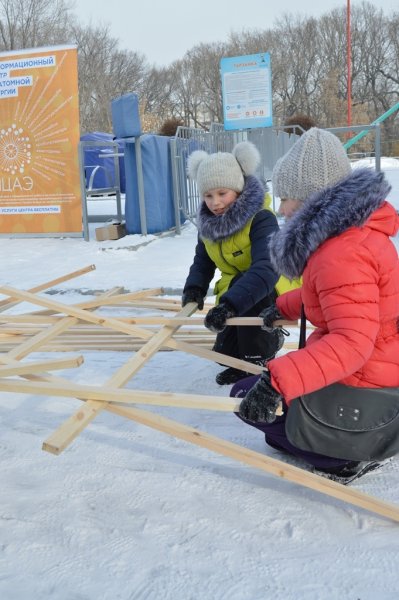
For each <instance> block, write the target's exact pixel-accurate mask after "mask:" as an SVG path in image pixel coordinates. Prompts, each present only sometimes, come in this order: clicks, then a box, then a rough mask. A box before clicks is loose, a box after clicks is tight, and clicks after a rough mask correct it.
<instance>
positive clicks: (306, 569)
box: [0, 224, 399, 600]
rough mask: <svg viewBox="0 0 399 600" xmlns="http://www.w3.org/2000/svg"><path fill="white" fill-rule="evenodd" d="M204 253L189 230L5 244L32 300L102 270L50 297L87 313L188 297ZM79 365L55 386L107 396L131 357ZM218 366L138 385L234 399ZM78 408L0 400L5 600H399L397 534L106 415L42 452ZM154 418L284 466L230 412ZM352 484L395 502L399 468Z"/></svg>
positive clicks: (328, 501) (8, 271)
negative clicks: (128, 298)
mask: <svg viewBox="0 0 399 600" xmlns="http://www.w3.org/2000/svg"><path fill="white" fill-rule="evenodd" d="M91 228H92V230H93V228H94V225H91ZM195 242H196V230H195V228H194V226H193V225H189V224H186V225H185V226H184V227H183V229H182V234H181V235H180V236H176V235H173V234H168V235H163V236H157V235H148V236H141V235H133V236H126V237H125V238H122V239H121V240H116V241H110V242H96V241H95V237H94V233H93V231H92V234H91V238H90V242H85V241H84V240H83V239H77V238H64V239H51V238H44V239H43V238H42V239H33V238H30V239H29V238H18V239H12V238H1V239H0V252H1V255H2V257H3V260H2V261H1V264H0V276H1V279H0V280H1V282H2V284H3V285H5V284H6V285H10V286H14V287H17V288H20V289H29V288H30V287H34V286H36V285H38V284H40V283H42V282H45V281H49V280H51V279H54V278H57V277H60V276H61V275H63V274H66V273H69V272H72V271H75V270H77V269H80V268H82V267H84V266H86V265H89V264H95V265H96V270H95V271H91V272H90V273H88V274H85V275H83V276H81V277H79V278H76V279H72V280H70V281H67V282H64V283H62V284H60V285H58V286H56V287H55V289H53V290H52V292H53V294H52V295H51V296H50V295H46V294H42V295H43V296H44V297H47V298H52V299H56V300H58V301H60V302H64V303H76V302H81V301H84V300H87V299H90V297H92V296H93V294H94V293H97V292H99V291H106V290H109V289H110V288H112V287H114V286H123V288H124V291H134V290H140V289H143V288H153V287H159V286H163V287H164V288H165V289H166V292H167V293H168V294H170V295H171V296H177V297H178V296H179V294H180V292H181V289H182V286H183V283H184V280H185V277H186V275H187V272H188V269H189V266H190V264H191V260H192V257H193V253H194V247H195ZM395 243H396V244H398V240H397V239H396V240H395ZM34 308H35V307H33V306H32V305H27V304H26V303H25V304H22V305H20V306H19V307H18V308H17V307H16V308H14V309H13V311H19V312H20V311H22V310H32V309H34ZM114 310H116V309H114ZM73 354H74V355H76V354H77V353H76V352H75V353H73ZM83 354H84V357H85V362H84V364H83V365H82V366H80V367H79V368H78V369H69V370H65V371H61V372H56V375H57V376H61V377H65V378H67V379H70V380H73V381H75V382H81V383H88V384H89V383H90V384H94V385H101V384H102V383H105V382H106V381H107V380H108V379H109V378H110V377H111V376H112V374H113V373H114V372H115V371H116V370H117V369H118V368H119V367H120V366H122V365H123V364H124V363H125V361H126V360H127V359H128V353H126V352H108V351H104V352H83ZM43 356H48V355H45V354H44V353H43V354H40V355H39V354H36V355H34V357H35V359H38V358H39V357H43ZM59 356H60V355H56V357H59ZM62 356H64V355H62ZM30 358H33V356H31V357H30ZM220 368H221V367H219V366H218V365H216V364H214V363H211V362H209V361H207V360H204V359H201V358H197V357H194V356H192V355H188V354H185V353H181V352H158V353H157V354H156V355H155V356H154V357H153V358H152V359H151V360H150V361H149V362H148V363H147V364H146V365H145V367H144V368H143V369H142V370H141V371H139V372H138V373H137V375H136V376H135V377H134V378H133V379H132V380H131V381H130V382H129V384H128V386H127V387H130V388H134V389H145V390H159V391H173V392H181V393H204V394H210V395H218V396H225V395H228V392H229V389H230V388H229V387H219V386H217V385H216V383H215V382H214V378H215V375H216V373H217V372H218V371H219V370H220ZM79 406H81V403H80V402H79V401H78V400H76V399H68V398H65V399H64V398H52V397H47V396H32V395H25V394H17V393H15V394H8V393H1V394H0V423H1V425H0V427H1V436H0V457H1V482H2V485H1V487H0V549H1V552H0V598H1V599H2V600H46V599H51V600H222V599H223V600H224V599H226V598H228V599H229V600H268V599H269V598H270V599H273V600H321V599H328V600H343V599H344V600H357V599H359V600H375V599H376V598H379V599H381V600H388V599H389V600H390V599H392V600H393V599H396V598H397V597H398V593H399V582H398V578H397V573H396V569H397V562H398V558H399V541H398V540H399V525H398V524H397V523H394V522H392V521H390V520H388V519H385V518H383V517H381V516H378V515H376V514H373V513H370V512H366V511H365V510H362V509H360V508H357V507H355V506H353V505H350V504H347V503H344V502H342V501H340V500H337V499H334V498H330V497H328V496H325V495H321V494H319V493H317V492H316V491H312V490H310V489H308V488H305V487H300V486H298V485H295V484H293V483H291V482H289V481H285V480H283V479H280V478H277V477H274V476H273V475H269V474H267V473H264V472H262V471H258V470H256V469H252V468H250V467H247V466H245V465H243V464H241V463H239V462H235V461H233V460H232V459H228V458H225V457H222V456H220V455H218V454H215V453H212V452H211V451H208V450H206V449H204V448H200V447H198V446H194V445H191V444H189V443H186V442H184V441H182V440H179V439H177V438H174V437H171V436H168V435H166V434H163V433H159V432H157V431H155V430H153V429H150V428H147V427H144V426H142V425H139V424H137V423H135V422H133V421H128V420H127V419H122V418H120V417H119V416H116V415H113V414H111V413H109V412H106V411H103V412H101V413H100V414H99V415H98V416H97V417H96V418H95V419H94V420H93V421H92V423H91V424H90V425H89V426H88V427H87V428H86V429H85V430H84V431H83V432H82V433H81V434H80V435H79V436H78V437H77V438H76V439H75V440H74V442H73V443H72V444H71V445H70V446H69V447H68V448H67V449H66V450H65V451H64V452H63V453H61V454H60V455H59V456H55V455H52V454H49V453H47V452H44V451H42V449H41V445H42V442H43V441H44V440H45V439H46V438H47V437H48V436H49V435H50V434H51V433H52V432H53V431H54V430H55V429H56V428H57V427H58V426H59V425H60V424H61V423H63V422H64V421H65V419H67V418H68V417H69V416H71V415H72V414H73V413H74V412H75V411H76V410H77V408H78V407H79ZM148 410H151V411H152V412H154V413H156V414H160V415H163V416H167V417H169V418H171V419H174V420H176V421H179V422H182V423H185V424H189V425H191V426H193V427H195V428H198V429H199V430H201V431H205V432H208V433H210V434H213V435H215V436H218V437H220V438H223V439H226V440H229V441H230V442H234V443H237V444H240V445H242V446H245V447H247V448H250V449H252V450H255V451H257V452H261V453H262V454H265V455H269V456H271V457H273V458H278V459H281V460H287V459H286V457H284V456H282V455H281V454H279V453H278V452H277V451H276V450H273V449H272V448H269V447H266V445H265V443H264V439H263V437H262V435H261V434H260V433H259V432H257V431H256V430H255V429H252V428H250V427H248V426H246V425H244V424H243V423H242V422H241V421H239V420H238V419H237V418H236V417H235V416H234V414H229V413H222V412H213V411H212V412H211V411H199V410H188V409H185V410H183V409H177V408H156V407H152V408H148ZM292 462H293V464H296V465H297V466H301V465H300V464H299V463H295V462H294V461H292ZM352 488H353V489H356V490H361V491H363V492H365V493H367V494H371V495H372V496H375V497H377V498H380V499H383V500H386V501H388V502H392V503H397V504H399V460H398V459H394V460H392V461H391V462H389V463H388V464H387V465H386V466H385V467H384V468H382V469H380V470H379V471H376V472H375V473H370V474H368V475H366V476H365V477H364V478H362V479H361V480H359V481H358V482H356V483H354V484H353V485H352Z"/></svg>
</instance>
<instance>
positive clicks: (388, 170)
mask: <svg viewBox="0 0 399 600" xmlns="http://www.w3.org/2000/svg"><path fill="white" fill-rule="evenodd" d="M352 168H353V169H360V168H367V169H374V168H375V159H374V158H361V159H360V160H356V161H355V162H353V163H352ZM381 171H383V172H384V174H385V177H386V179H387V180H388V183H390V185H391V187H392V189H391V191H390V193H389V194H388V196H387V200H389V202H390V203H391V204H393V206H394V207H395V208H396V210H397V211H399V160H398V159H397V158H391V157H389V156H382V157H381Z"/></svg>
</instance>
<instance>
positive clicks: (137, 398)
mask: <svg viewBox="0 0 399 600" xmlns="http://www.w3.org/2000/svg"><path fill="white" fill-rule="evenodd" d="M19 369H20V368H19V367H17V366H15V367H2V368H1V369H0V371H1V372H0V375H3V371H4V372H6V371H9V372H10V373H11V374H13V371H15V372H17V371H18V370H19ZM20 371H21V374H24V375H25V374H28V373H29V371H28V369H26V370H25V372H23V370H22V369H21V370H20ZM32 372H33V371H32ZM18 374H19V373H18ZM0 390H1V391H3V392H8V393H10V392H15V393H22V394H34V395H35V396H61V397H64V398H79V399H80V400H93V401H97V403H98V404H99V409H104V408H105V403H108V402H118V403H123V404H145V405H147V404H148V405H153V406H172V407H175V408H190V409H199V410H214V411H223V412H237V411H238V408H239V403H237V400H235V399H234V398H229V397H220V396H203V395H199V394H177V393H172V392H154V391H144V390H126V389H118V388H114V387H111V386H109V385H106V386H104V387H103V386H101V387H99V386H95V385H82V384H76V383H71V382H66V383H62V384H57V383H52V382H41V381H29V382H27V381H22V380H19V379H2V378H1V377H0ZM86 406H89V404H88V403H86V404H85V407H86ZM92 406H93V409H92V410H95V409H96V407H95V406H94V404H92ZM98 412H99V410H95V414H97V413H98ZM82 414H83V413H82V410H79V411H78V413H76V415H78V416H76V415H75V419H76V418H78V419H79V420H81V417H82ZM94 416H95V415H93V416H92V418H93V417H94Z"/></svg>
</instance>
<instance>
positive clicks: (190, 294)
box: [181, 287, 204, 310]
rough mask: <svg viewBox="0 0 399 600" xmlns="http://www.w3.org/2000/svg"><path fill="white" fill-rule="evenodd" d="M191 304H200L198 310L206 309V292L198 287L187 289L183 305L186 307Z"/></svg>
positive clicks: (183, 297)
mask: <svg viewBox="0 0 399 600" xmlns="http://www.w3.org/2000/svg"><path fill="white" fill-rule="evenodd" d="M189 302H195V303H196V304H198V309H199V310H202V309H203V308H204V292H203V291H202V290H201V288H198V287H189V288H187V289H186V290H185V291H184V292H183V295H182V297H181V305H182V306H186V304H188V303H189Z"/></svg>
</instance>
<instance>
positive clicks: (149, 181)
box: [125, 134, 176, 233]
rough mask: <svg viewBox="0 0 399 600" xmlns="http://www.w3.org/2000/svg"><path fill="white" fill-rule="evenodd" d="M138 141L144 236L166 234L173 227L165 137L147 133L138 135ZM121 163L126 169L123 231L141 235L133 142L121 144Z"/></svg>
mask: <svg viewBox="0 0 399 600" xmlns="http://www.w3.org/2000/svg"><path fill="white" fill-rule="evenodd" d="M140 141H141V158H142V166H143V184H144V198H145V216H146V224H147V233H159V232H161V231H167V230H168V229H171V228H172V227H174V226H175V225H176V223H175V211H174V203H173V184H172V168H171V162H170V147H169V138H168V137H165V136H161V135H151V134H147V135H143V136H141V138H140ZM125 164H126V166H127V169H126V200H125V219H126V231H127V233H143V232H142V228H141V221H140V204H139V190H138V185H137V163H136V148H135V144H134V142H133V143H132V142H129V143H126V144H125Z"/></svg>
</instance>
